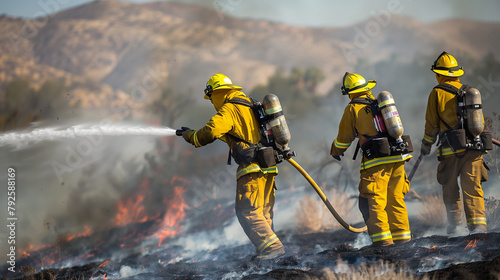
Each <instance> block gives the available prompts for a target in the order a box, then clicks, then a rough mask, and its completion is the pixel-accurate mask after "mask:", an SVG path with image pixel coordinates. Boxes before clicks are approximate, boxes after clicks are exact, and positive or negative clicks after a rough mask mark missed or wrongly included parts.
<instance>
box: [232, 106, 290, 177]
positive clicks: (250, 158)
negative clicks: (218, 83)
mask: <svg viewBox="0 0 500 280" xmlns="http://www.w3.org/2000/svg"><path fill="white" fill-rule="evenodd" d="M250 100H251V101H252V102H250V101H248V100H246V99H243V98H239V97H234V98H232V99H230V100H229V101H227V102H228V103H232V104H239V105H243V106H247V107H250V108H251V109H252V110H253V112H254V115H255V117H256V118H257V120H258V122H259V132H260V134H261V140H260V141H259V142H258V143H250V142H248V141H245V140H243V139H241V138H239V137H236V136H234V135H232V134H229V133H228V134H226V135H228V136H229V137H230V138H231V139H232V140H233V141H235V142H243V143H245V144H247V145H248V146H249V147H248V148H246V149H243V150H239V151H236V152H235V153H234V155H233V157H234V160H235V161H236V163H237V164H241V163H251V162H256V163H257V164H259V166H260V167H262V168H268V167H271V166H275V165H276V163H277V162H276V160H275V155H274V150H273V148H272V146H271V141H270V139H269V137H268V136H267V135H266V134H265V133H264V131H265V127H266V124H267V122H268V121H269V119H270V118H272V117H274V116H281V115H283V112H278V113H275V114H273V115H271V116H269V115H266V114H265V112H264V108H263V107H262V104H261V103H260V102H258V101H256V100H254V99H253V98H251V97H250ZM227 164H228V165H231V149H229V155H228V159H227Z"/></svg>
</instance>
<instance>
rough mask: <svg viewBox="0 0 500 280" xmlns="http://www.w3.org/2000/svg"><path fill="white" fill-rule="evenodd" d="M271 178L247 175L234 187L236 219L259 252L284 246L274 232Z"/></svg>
mask: <svg viewBox="0 0 500 280" xmlns="http://www.w3.org/2000/svg"><path fill="white" fill-rule="evenodd" d="M274 176H275V175H274V174H263V173H262V172H255V173H249V174H246V175H243V176H242V177H240V178H239V179H238V180H237V184H236V185H237V190H236V202H235V208H236V216H237V217H238V221H239V222H240V225H241V227H242V228H243V230H244V231H245V234H246V235H247V236H248V238H249V239H250V241H251V242H252V243H253V245H255V247H256V248H257V250H258V252H259V253H261V252H263V251H264V250H266V249H268V250H274V249H279V248H280V247H283V244H281V241H280V240H279V239H278V236H276V233H275V232H274V230H273V207H274V190H275V187H274V186H275V185H274Z"/></svg>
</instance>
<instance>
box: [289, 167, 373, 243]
mask: <svg viewBox="0 0 500 280" xmlns="http://www.w3.org/2000/svg"><path fill="white" fill-rule="evenodd" d="M286 160H287V161H288V162H289V163H290V164H291V165H292V166H293V167H295V169H297V171H299V172H300V174H302V176H304V178H305V179H306V180H307V181H308V182H309V184H311V186H312V187H313V188H314V190H315V191H316V193H317V194H318V195H319V197H320V198H321V200H323V202H324V203H325V205H326V207H327V208H328V210H330V213H332V215H333V216H334V217H335V219H337V221H338V222H339V223H340V224H341V225H342V226H343V227H344V228H345V229H347V230H348V231H351V232H354V233H361V232H365V231H366V226H364V227H362V228H355V227H352V226H350V225H349V224H348V223H346V222H345V221H344V219H342V217H340V215H339V214H338V213H337V211H335V209H334V208H333V206H332V204H331V203H330V201H329V200H328V198H326V196H325V194H324V193H323V191H321V189H320V188H319V186H318V184H316V182H314V180H313V179H312V178H311V176H309V174H307V172H306V171H305V170H304V168H302V167H301V166H300V165H299V164H298V163H297V162H296V161H294V160H293V159H291V158H288V159H286Z"/></svg>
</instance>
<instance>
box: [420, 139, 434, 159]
mask: <svg viewBox="0 0 500 280" xmlns="http://www.w3.org/2000/svg"><path fill="white" fill-rule="evenodd" d="M431 148H432V143H430V142H427V141H425V140H422V146H420V153H421V154H422V155H424V156H426V155H428V154H430V153H431Z"/></svg>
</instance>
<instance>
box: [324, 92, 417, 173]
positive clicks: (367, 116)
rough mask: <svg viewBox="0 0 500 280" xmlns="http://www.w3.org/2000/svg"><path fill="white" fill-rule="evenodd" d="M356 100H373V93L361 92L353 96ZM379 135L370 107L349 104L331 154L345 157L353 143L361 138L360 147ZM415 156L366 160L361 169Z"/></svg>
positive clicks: (407, 155) (405, 155) (395, 156)
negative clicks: (346, 151) (369, 138)
mask: <svg viewBox="0 0 500 280" xmlns="http://www.w3.org/2000/svg"><path fill="white" fill-rule="evenodd" d="M351 98H352V99H354V98H372V99H373V95H372V93H371V91H365V92H360V93H358V94H353V96H351ZM377 134H378V132H377V130H376V129H375V125H374V124H373V114H372V112H371V108H370V106H369V105H365V104H358V103H349V104H348V105H347V107H346V108H345V110H344V115H343V116H342V119H341V120H340V124H339V132H338V134H337V138H335V140H334V141H333V143H332V146H331V149H330V154H331V155H332V156H340V155H343V154H344V152H345V150H347V148H349V147H350V146H351V143H352V141H354V140H355V139H356V136H357V137H359V145H360V146H362V145H363V143H365V142H366V141H367V140H368V139H367V138H366V137H365V136H368V137H372V136H376V135H377ZM412 157H413V156H411V155H409V154H403V155H394V156H388V157H381V158H374V159H370V160H368V159H366V158H365V157H363V160H362V161H361V169H366V168H370V167H374V166H377V165H380V164H385V163H394V162H401V161H407V160H409V159H410V158H412Z"/></svg>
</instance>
